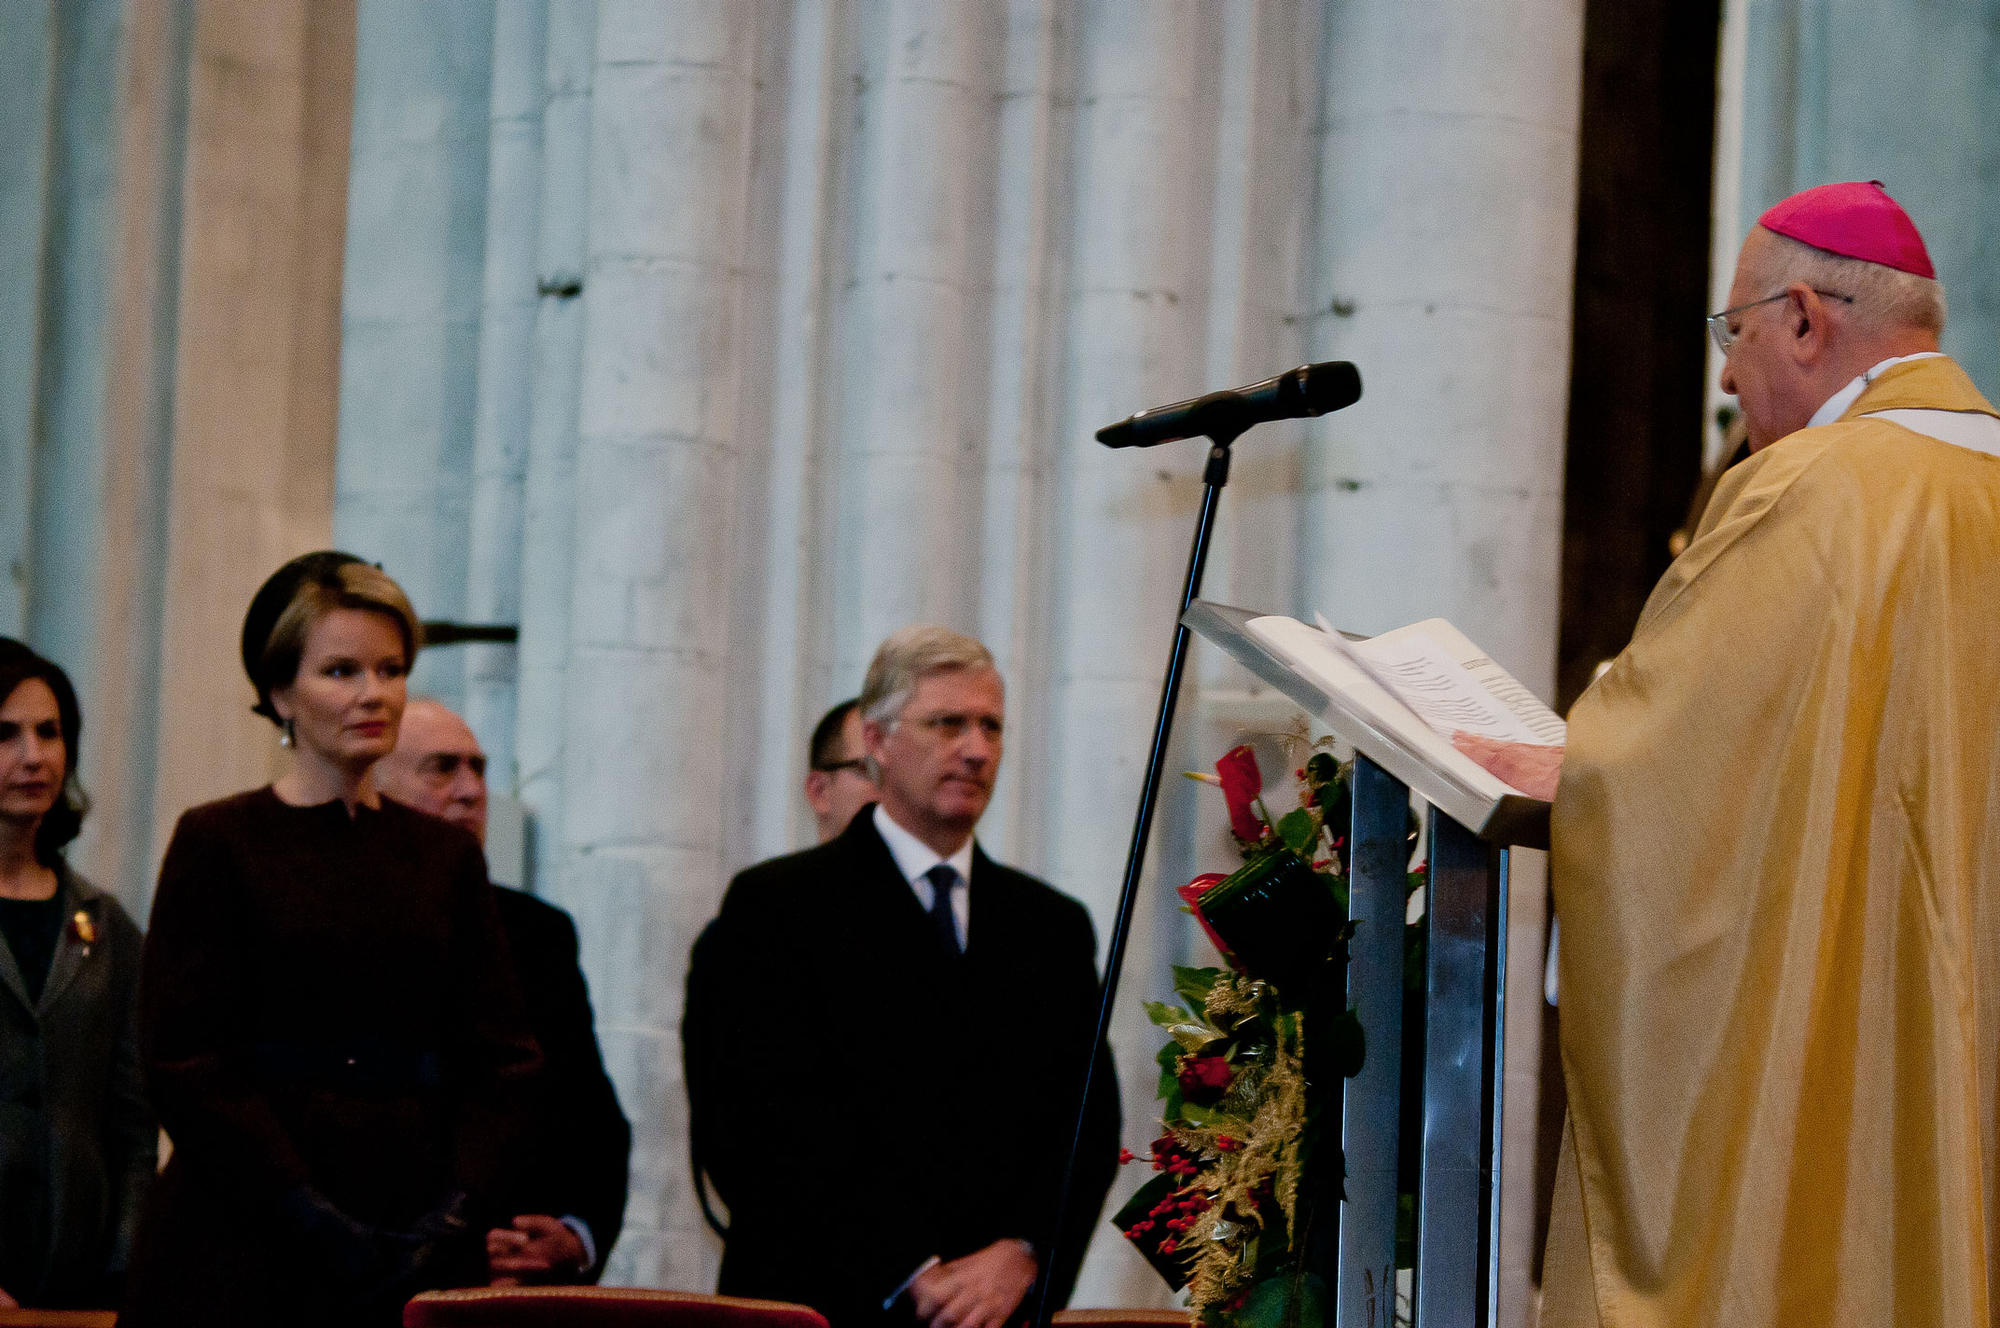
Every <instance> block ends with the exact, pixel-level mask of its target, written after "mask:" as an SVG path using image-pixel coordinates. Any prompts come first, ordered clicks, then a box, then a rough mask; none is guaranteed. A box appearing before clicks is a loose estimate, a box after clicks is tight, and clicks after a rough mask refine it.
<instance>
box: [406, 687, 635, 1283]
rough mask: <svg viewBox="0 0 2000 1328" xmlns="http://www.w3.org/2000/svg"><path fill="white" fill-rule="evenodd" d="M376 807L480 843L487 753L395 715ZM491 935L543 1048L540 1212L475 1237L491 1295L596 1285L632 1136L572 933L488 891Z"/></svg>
mask: <svg viewBox="0 0 2000 1328" xmlns="http://www.w3.org/2000/svg"><path fill="white" fill-rule="evenodd" d="M375 778H376V781H377V784H378V786H379V787H380V788H381V790H382V792H383V793H384V794H386V795H387V796H389V797H391V798H394V799H395V800H396V801H398V802H400V803H402V804H404V805H405V806H408V807H414V808H416V809H417V810H418V811H423V812H429V813H430V814H431V815H433V816H437V817H441V818H442V819H444V820H447V821H450V822H451V823H452V824H454V825H458V826H462V827H464V828H465V829H467V830H470V831H471V832H472V833H473V834H474V835H476V836H477V837H478V838H479V839H480V840H481V842H484V841H485V838H486V753H485V752H484V751H482V750H481V749H480V746H479V740H478V739H477V738H476V737H474V736H473V733H472V730H471V729H470V728H468V727H467V726H466V723H465V721H464V720H462V719H460V718H459V717H458V716H457V715H455V714H453V713H452V712H451V711H450V710H449V709H447V708H446V707H444V706H442V705H440V704H438V703H437V702H436V701H430V700H421V699H420V700H415V701H412V702H410V703H409V705H408V706H407V707H405V708H404V711H403V724H402V729H401V732H400V733H399V734H398V736H397V739H396V750H395V751H394V752H392V753H391V754H390V755H389V756H387V757H385V758H383V760H382V761H381V762H380V763H379V764H378V765H377V766H376V767H375ZM494 895H495V903H496V904H497V906H498V909H499V914H500V927H501V930H502V931H503V932H505V933H506V936H507V947H508V949H509V950H510V951H511V952H512V955H513V960H514V974H515V977H516V978H517V980H518V981H519V982H520V984H521V999H522V1003H523V1004H524V1005H525V1006H526V1008H527V1012H528V1022H529V1025H530V1026H531V1027H532V1029H533V1030H534V1034H535V1040H536V1041H537V1042H539V1043H540V1044H541V1047H542V1062H543V1066H544V1070H543V1082H544V1085H545V1088H544V1099H545V1115H544V1129H543V1131H542V1134H541V1136H540V1137H539V1138H537V1139H536V1140H535V1141H534V1156H533V1157H532V1158H529V1159H526V1161H527V1162H528V1172H529V1177H530V1179H529V1183H528V1188H527V1195H528V1196H529V1198H530V1200H531V1202H533V1203H535V1204H537V1205H539V1208H540V1210H539V1211H536V1212H530V1213H524V1214H522V1215H521V1216H518V1217H516V1218H515V1219H514V1221H513V1224H512V1225H511V1226H509V1227H502V1228H499V1229H496V1230H494V1231H490V1232H488V1233H487V1236H486V1254H487V1261H488V1263H489V1265H490V1266H491V1268H492V1271H493V1275H494V1281H495V1283H496V1284H502V1285H505V1284H512V1283H517V1282H595V1281H596V1280H597V1279H598V1277H599V1276H601V1275H602V1273H603V1271H604V1258H605V1256H606V1255H608V1254H609V1253H610V1252H611V1247H612V1245H613V1244H615V1243H616V1242H617V1240H618V1231H619V1228H620V1227H621V1226H622V1225H623V1224H624V1221H625V1191H626V1183H627V1178H628V1172H629V1168H630V1157H631V1150H632V1129H631V1126H630V1125H629V1124H628V1123H627V1122H626V1120H625V1114H624V1113H623V1112H622V1111H620V1110H619V1108H618V1096H617V1093H616V1092H615V1091H614V1090H613V1089H612V1086H611V1080H610V1079H609V1078H608V1077H607V1076H606V1075H605V1073H604V1059H603V1057H602V1055H600V1053H599V1052H598V1048H597V1034H596V1032H595V1030H594V1028H593V1025H592V1019H591V1012H590V992H589V990H588V989H587V988H586V987H585V985H584V979H583V970H582V968H581V967H580V966H579V964H578V962H577V940H576V924H575V923H574V922H572V921H571V920H570V916H569V914H567V913H565V912H563V910H561V909H559V908H557V907H556V906H555V905H553V904H548V903H544V902H543V901H542V900H539V899H536V898H535V897H534V896H533V895H529V894H524V893H522V892H521V891H519V890H510V889H508V888H506V887H505V886H496V887H494Z"/></svg>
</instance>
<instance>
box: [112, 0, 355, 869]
mask: <svg viewBox="0 0 2000 1328" xmlns="http://www.w3.org/2000/svg"><path fill="white" fill-rule="evenodd" d="M353 69H354V9H353V6H352V4H351V3H345V2H343V0H335V2H334V3H321V2H320V0H202V3H201V5H200V6H199V7H198V9H197V11H196V18H195V27H194V50H193V58H192V67H191V75H190V100H189V109H188V129H187V175H186V185H185V194H184V210H183V222H182V244H181V250H180V254H181V258H180V292H179V296H178V309H179V312H178V319H177V329H178V330H177V333H176V336H175V345H176V360H175V367H174V406H173V462H172V492H171V496H170V498H169V500H168V505H167V508H166V512H165V516H164V523H163V524H164V528H165V530H166V532H167V556H166V568H165V592H164V603H163V606H162V609H161V613H160V620H159V621H160V637H159V642H160V645H159V650H160V688H159V692H158V697H157V707H158V710H157V713H158V717H159V718H158V724H159V734H160V737H159V756H158V771H159V775H158V778H159V789H158V793H157V795H156V797H155V799H154V805H153V812H154V826H155V832H156V833H155V840H154V842H155V844H156V845H164V844H165V841H166V834H167V832H168V831H169V830H170V829H171V828H172V825H173V821H174V818H175V817H177V816H178V815H179V813H180V812H181V810H182V809H183V808H185V807H187V806H188V805H190V804H191V803H195V802H199V801H202V800H204V799H207V798H212V797H216V796H219V795H221V794H225V793H230V792H234V791H236V790H238V789H241V788H245V787H248V786H250V785H253V784H256V783H258V782H260V781H262V780H264V779H268V778H269V777H270V775H271V773H272V763H273V761H274V759H275V756H276V752H277V747H276V742H275V736H274V734H273V731H272V730H271V727H270V726H269V725H268V724H266V723H264V721H262V720H260V719H257V718H255V717H254V716H252V715H251V714H250V713H249V705H250V701H251V694H250V690H249V683H248V682H247V681H246V680H244V679H243V678H242V665H241V664H240V663H239V662H238V659H237V640H238V634H239V632H240V630H241V627H242V621H243V611H244V609H245V607H246V606H247V605H248V604H249V602H250V596H251V594H252V593H253V592H254V591H255V590H256V588H257V586H258V584H259V583H260V582H262V581H263V579H264V577H265V576H267V575H268V574H269V573H270V572H271V571H272V570H273V569H274V568H276V567H277V566H278V564H279V563H281V562H283V561H284V560H285V559H287V558H289V557H291V556H293V555H294V554H298V553H302V552H304V551H305V550H307V549H311V548H315V547H323V546H324V544H325V542H326V540H327V538H328V535H329V525H330V519H331V513H332V505H333V451H334V435H335V414H336V403H337V401H338V382H339V368H340V254H341V247H342V246H341V241H342V236H343V233H344V228H345V218H346V203H347V125H348V116H349V111H350V107H351V105H352V97H353ZM141 639H142V640H143V638H141Z"/></svg>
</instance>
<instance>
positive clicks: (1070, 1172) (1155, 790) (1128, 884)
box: [1030, 426, 1248, 1328]
mask: <svg viewBox="0 0 2000 1328" xmlns="http://www.w3.org/2000/svg"><path fill="white" fill-rule="evenodd" d="M1244 427H1248V426H1244ZM1242 433H1243V429H1242V428H1237V429H1234V430H1221V429H1218V430H1217V431H1216V432H1214V433H1212V434H1210V435H1209V441H1210V447H1209V449H1208V465H1207V467H1206V468H1205V469H1204V470H1203V471H1202V475H1201V480H1202V494H1201V513H1200V515H1198V516H1197V517H1196V518H1195V525H1194V543H1193V545H1192V546H1191V547H1190V548H1189V549H1188V569H1187V582H1186V584H1185V585H1184V586H1183V588H1182V590H1181V607H1180V611H1179V612H1178V613H1176V614H1175V615H1174V646H1173V651H1172V653H1171V654H1170V655H1169V656H1168V657H1167V676H1166V680H1165V682H1163V683H1162V684H1161V686H1160V713H1159V717H1158V718H1157V719H1156V720H1155V721H1154V724H1153V746H1152V751H1151V754H1150V755H1149V756H1148V758H1147V761H1146V782H1145V785H1144V787H1143V788H1141V790H1140V792H1139V813H1138V816H1137V817H1136V819H1135V820H1134V821H1133V824H1132V845H1131V848H1130V849H1129V850H1128V851H1127V854H1126V857H1125V885H1124V888H1123V889H1122V890H1120V892H1119V895H1118V920H1117V921H1116V922H1114V923H1113V924H1112V927H1111V946H1110V948H1109V949H1108V950H1106V951H1105V954H1104V994H1103V997H1102V998H1101V999H1100V1000H1099V1001H1098V1004H1097V1029H1096V1032H1095V1033H1093V1034H1092V1036H1091V1039H1090V1049H1089V1054H1088V1055H1087V1056H1086V1057H1085V1060H1084V1069H1083V1094H1082V1096H1081V1097H1079V1098H1078V1099H1077V1106H1076V1129H1075V1132H1074V1134H1073V1135H1072V1136H1071V1139H1070V1145H1069V1156H1068V1158H1066V1159H1065V1160H1064V1162H1063V1178H1062V1190H1061V1197H1060V1199H1059V1200H1058V1202H1057V1205H1056V1215H1055V1224H1054V1226H1053V1228H1052V1229H1051V1233H1050V1239H1049V1240H1048V1241H1047V1242H1046V1243H1045V1245H1044V1246H1043V1250H1044V1258H1045V1260H1046V1261H1047V1262H1048V1263H1049V1264H1050V1265H1051V1266H1049V1267H1044V1268H1043V1269H1042V1275H1041V1277H1040V1278H1038V1279H1037V1281H1036V1291H1035V1314H1034V1318H1033V1319H1032V1320H1031V1321H1030V1322H1031V1323H1032V1324H1033V1326H1034V1328H1048V1325H1049V1316H1050V1314H1051V1313H1052V1312H1053V1309H1052V1307H1051V1305H1050V1303H1049V1290H1050V1287H1051V1285H1052V1281H1053V1280H1052V1279H1051V1277H1050V1273H1051V1272H1052V1271H1053V1263H1054V1259H1055V1253H1056V1248H1057V1245H1058V1242H1060V1241H1061V1239H1062V1236H1063V1226H1064V1222H1065V1220H1066V1219H1067V1218H1068V1216H1069V1209H1070V1201H1071V1199H1072V1197H1073V1195H1072V1191H1073V1189H1074V1187H1075V1184H1076V1162H1077V1158H1078V1156H1079V1155H1080V1154H1081V1153H1082V1151H1083V1135H1084V1127H1085V1122H1086V1121H1088V1119H1089V1115H1090V1094H1091V1090H1092V1089H1093V1088H1094V1087H1095V1086H1096V1080H1097V1049H1098V1048H1099V1047H1101V1046H1103V1045H1104V1040H1105V1037H1106V1035H1107V1034H1108V1033H1109V1032H1110V1031H1111V1007H1112V1005H1113V1003H1114V1002H1115V1001H1116V1000H1117V998H1118V976H1119V973H1120V971H1121V970H1122V969H1123V968H1124V966H1125V942H1126V940H1127V938H1128V937H1130V935H1131V934H1132V909H1133V904H1134V903H1135V902H1136V900H1137V898H1138V894H1139V873H1140V871H1141V869H1142V868H1143V867H1144V866H1145V862H1146V842H1147V840H1148V839H1150V838H1151V837H1152V833H1153V810H1154V806H1155V804H1156V803H1157V802H1158V801H1159V797H1160V778H1161V776H1162V774H1163V773H1164V772H1165V767H1166V760H1167V739H1168V738H1169V736H1170V735H1171V734H1172V733H1173V727H1174V707H1175V705H1176V703H1177V702H1178V701H1179V700H1180V691H1181V670H1182V668H1183V667H1184V666H1185V665H1186V664H1187V653H1188V636H1189V633H1188V629H1187V628H1186V627H1185V626H1184V625H1183V624H1182V623H1181V619H1182V618H1183V617H1185V616H1186V614H1187V611H1188V606H1189V605H1191V604H1193V603H1194V601H1195V597H1196V596H1197V595H1199V594H1201V576H1202V573H1203V571H1205V570H1206V569H1207V566H1208V541H1209V536H1210V534H1211V533H1212V532H1213V530H1214V529H1215V505H1216V501H1217V500H1218V499H1219V498H1220V497H1221V496H1222V489H1223V486H1224V485H1226V484H1228V483H1229V455H1230V454H1229V445H1230V444H1231V443H1234V442H1235V441H1236V440H1237V438H1239V437H1241V436H1242Z"/></svg>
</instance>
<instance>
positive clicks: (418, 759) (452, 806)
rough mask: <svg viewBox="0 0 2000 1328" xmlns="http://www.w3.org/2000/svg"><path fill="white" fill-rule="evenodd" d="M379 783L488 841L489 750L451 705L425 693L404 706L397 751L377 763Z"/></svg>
mask: <svg viewBox="0 0 2000 1328" xmlns="http://www.w3.org/2000/svg"><path fill="white" fill-rule="evenodd" d="M375 785H376V787H377V788H379V789H381V791H382V792H383V793H385V794H387V795H388V796H389V797H391V798H394V799H395V800H396V801H397V802H400V803H402V804H403V805H404V806H405V807H414V808H415V809H416V810H418V811H420V812H427V813H429V814H430V815H432V816H436V817H439V818H440V819H442V820H446V821H449V822H451V823H452V824H453V825H456V826H462V827H464V828H465V829H467V830H470V831H471V832H472V833H473V834H474V835H476V836H478V838H479V839H480V841H481V842H482V843H483V842H484V841H485V839H486V753H485V751H483V750H482V749H481V748H480V746H479V739H478V738H476V737H474V736H473V733H472V730H471V728H469V727H468V726H467V725H466V722H465V721H464V720H462V719H460V718H459V717H458V716H457V715H456V714H454V713H453V712H452V711H451V709H450V708H449V707H447V706H444V705H441V704H440V703H438V702H436V701H433V700H430V699H429V698H427V697H420V698H418V699H417V700H414V701H411V702H410V703H409V705H408V706H406V707H405V708H404V710H403V724H402V728H401V729H400V730H399V731H398V733H397V735H396V750H395V751H393V752H391V753H389V755H387V756H385V757H383V758H382V759H381V760H380V761H379V762H377V763H376V765H375Z"/></svg>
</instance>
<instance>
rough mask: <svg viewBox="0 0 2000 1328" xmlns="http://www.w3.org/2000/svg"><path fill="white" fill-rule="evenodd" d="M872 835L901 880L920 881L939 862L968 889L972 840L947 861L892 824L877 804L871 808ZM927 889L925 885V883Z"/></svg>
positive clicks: (967, 840)
mask: <svg viewBox="0 0 2000 1328" xmlns="http://www.w3.org/2000/svg"><path fill="white" fill-rule="evenodd" d="M875 832H876V833H877V834H879V835H881V836H882V842H883V843H884V844H886V845H888V846H889V856H890V857H892V858H894V859H895V860H896V869H897V870H898V871H900V872H902V873H903V879H904V880H905V881H908V882H909V883H910V884H912V885H915V884H916V883H917V882H918V881H919V880H923V878H924V873H925V872H928V871H929V870H930V869H931V868H933V867H935V866H937V865H938V864H939V863H940V862H948V863H950V864H951V865H952V867H953V868H955V869H956V870H957V872H958V879H959V880H961V881H964V882H966V883H967V884H968V885H970V884H971V882H972V843H973V839H972V836H970V835H967V836H966V838H965V842H964V843H963V844H961V845H959V847H958V851H957V852H956V853H953V854H952V855H951V856H950V857H945V856H943V855H941V854H940V853H939V852H938V851H937V850H936V849H934V848H932V847H931V846H930V845H929V844H926V843H925V842H924V841H923V840H921V839H918V838H917V837H916V836H915V835H913V834H911V833H910V832H909V831H907V830H905V829H904V828H903V827H902V826H900V825H897V824H896V820H895V818H894V817H892V816H890V815H889V813H888V810H887V809H886V808H884V807H883V806H882V804H881V803H879V802H878V803H876V804H875ZM925 884H926V885H928V884H929V882H928V881H925Z"/></svg>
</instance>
